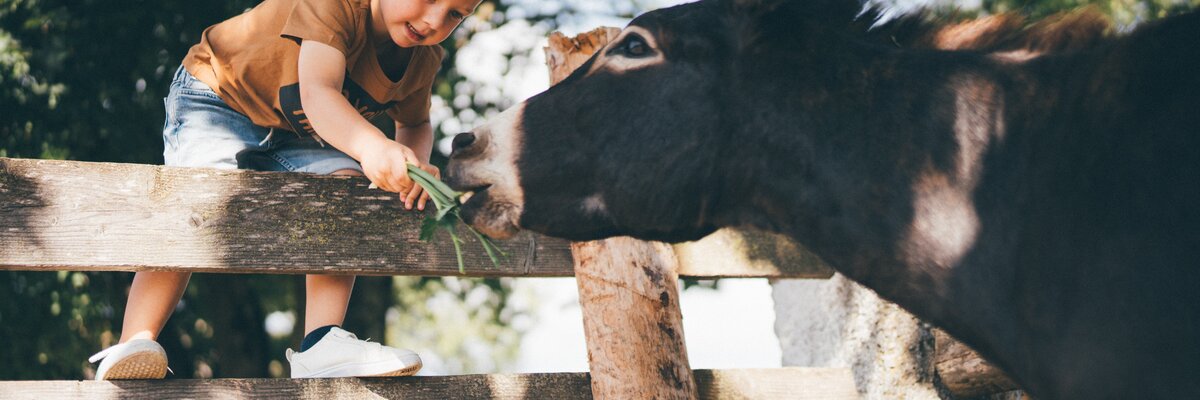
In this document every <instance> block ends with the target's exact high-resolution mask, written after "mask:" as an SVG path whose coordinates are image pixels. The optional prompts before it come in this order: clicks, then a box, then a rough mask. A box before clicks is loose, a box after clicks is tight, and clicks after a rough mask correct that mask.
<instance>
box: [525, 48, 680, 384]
mask: <svg viewBox="0 0 1200 400" xmlns="http://www.w3.org/2000/svg"><path fill="white" fill-rule="evenodd" d="M617 32H619V30H617V29H615V28H600V29H596V30H593V31H591V32H588V33H585V34H581V35H579V36H577V37H575V38H574V39H571V38H567V37H566V36H563V35H562V34H560V33H557V32H556V33H554V34H552V35H551V36H550V46H549V47H547V48H546V63H547V64H548V65H549V67H550V81H551V84H553V83H557V82H559V81H561V80H562V79H563V78H565V77H566V76H567V75H569V74H570V73H571V71H572V70H574V69H575V68H576V67H578V66H579V65H580V64H582V63H583V62H584V61H586V60H587V59H588V58H589V57H591V55H592V54H593V53H595V52H596V51H597V50H599V49H600V48H602V47H604V45H605V44H606V43H608V41H610V40H612V39H613V38H615V37H616V35H617ZM571 253H572V255H573V256H574V259H575V279H576V280H577V281H578V283H579V303H580V305H581V307H582V309H583V328H584V334H585V336H586V338H587V346H588V363H589V365H590V368H591V377H592V396H593V397H594V398H597V399H625V398H635V399H651V398H653V399H695V398H696V393H697V392H696V381H695V378H694V377H693V375H692V370H691V367H690V366H689V365H688V359H687V348H686V346H685V343H684V340H683V317H682V315H681V314H680V311H679V291H678V283H677V281H678V276H677V273H676V267H677V265H678V261H677V260H676V257H675V251H674V250H673V249H672V248H671V247H670V246H668V245H666V244H663V243H652V242H643V241H638V240H634V239H630V238H613V239H607V240H600V241H594V242H583V243H573V244H572V245H571Z"/></svg>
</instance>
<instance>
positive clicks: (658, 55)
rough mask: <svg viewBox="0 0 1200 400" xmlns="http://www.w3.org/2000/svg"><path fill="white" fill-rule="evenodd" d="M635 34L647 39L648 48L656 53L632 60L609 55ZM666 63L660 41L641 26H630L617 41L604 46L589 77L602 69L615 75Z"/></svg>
mask: <svg viewBox="0 0 1200 400" xmlns="http://www.w3.org/2000/svg"><path fill="white" fill-rule="evenodd" d="M633 34H636V35H639V36H641V37H642V39H645V41H646V46H647V47H649V49H650V50H652V51H653V52H654V54H653V55H652V56H648V57H641V58H630V57H624V56H621V55H620V54H609V50H611V49H612V48H613V47H614V46H619V45H621V44H623V43H625V39H626V37H627V36H629V35H633ZM664 62H666V57H665V56H664V55H663V52H662V49H661V48H660V47H658V40H657V39H656V38H655V37H654V35H653V34H652V33H650V31H648V30H646V28H642V27H640V26H630V27H628V28H625V30H623V31H621V34H620V35H617V38H616V39H615V40H613V41H612V42H609V43H608V45H607V46H604V48H603V49H600V56H599V57H597V58H596V61H595V62H594V63H592V67H591V69H589V70H588V72H587V75H591V74H593V73H595V72H596V71H598V70H601V69H603V70H605V71H608V72H611V73H614V74H621V73H624V72H628V71H633V70H637V69H642V68H647V67H652V66H656V65H661V64H663V63H664Z"/></svg>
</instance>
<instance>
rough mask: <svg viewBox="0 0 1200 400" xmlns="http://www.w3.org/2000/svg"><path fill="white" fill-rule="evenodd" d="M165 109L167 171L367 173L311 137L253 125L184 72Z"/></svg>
mask: <svg viewBox="0 0 1200 400" xmlns="http://www.w3.org/2000/svg"><path fill="white" fill-rule="evenodd" d="M163 103H164V105H165V107H166V110H167V118H166V121H165V122H163V147H164V150H163V159H164V161H165V164H166V165H169V166H176V167H207V168H224V169H235V168H240V169H251V170H256V171H291V172H307V173H313V174H322V175H328V174H331V173H333V172H334V171H339V170H344V169H351V170H356V171H358V172H360V173H361V172H362V166H360V165H359V164H358V161H355V160H354V159H353V158H351V157H350V156H349V155H346V153H343V152H341V151H339V150H338V149H335V148H333V147H332V146H328V145H325V144H324V143H321V142H318V141H317V140H316V139H315V138H313V137H312V136H311V135H307V134H306V135H297V134H296V133H293V132H291V131H285V130H282V129H271V128H264V127H261V126H257V125H254V123H253V122H251V121H250V118H248V117H246V116H245V115H243V114H242V113H239V112H237V111H234V110H233V109H232V108H230V107H229V105H228V104H225V101H223V100H221V98H220V97H219V96H217V93H216V92H213V90H212V88H210V87H209V86H208V85H207V84H205V83H204V82H201V81H199V80H197V79H196V77H194V76H192V74H190V73H188V72H187V70H186V69H184V68H183V67H182V66H181V67H179V70H177V71H175V78H174V79H173V80H172V82H171V91H170V93H169V94H168V95H167V98H166V99H164V100H163Z"/></svg>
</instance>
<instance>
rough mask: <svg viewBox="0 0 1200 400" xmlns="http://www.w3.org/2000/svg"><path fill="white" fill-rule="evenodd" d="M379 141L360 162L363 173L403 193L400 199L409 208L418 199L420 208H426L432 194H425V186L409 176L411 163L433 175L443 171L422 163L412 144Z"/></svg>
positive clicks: (382, 187) (394, 191) (379, 183)
mask: <svg viewBox="0 0 1200 400" xmlns="http://www.w3.org/2000/svg"><path fill="white" fill-rule="evenodd" d="M376 143H377V145H376V146H372V147H370V149H369V150H367V151H364V152H363V153H362V160H360V161H361V163H362V167H363V174H364V175H366V176H367V179H369V180H371V183H373V184H375V186H378V187H379V188H380V189H383V190H386V191H389V192H393V193H399V194H400V199H401V200H403V201H404V208H405V209H408V210H411V209H412V208H413V203H414V202H416V203H417V209H418V210H424V209H425V202H426V201H427V200H429V194H428V193H425V191H424V189H422V188H421V185H417V184H416V183H414V182H413V180H412V178H410V177H409V176H408V164H414V165H416V166H417V167H419V168H421V169H422V170H424V171H425V172H428V173H429V174H430V175H433V176H436V177H439V178H440V177H441V172H440V171H439V170H438V168H437V167H434V166H433V165H430V164H429V163H426V162H422V161H421V159H420V158H418V157H417V155H416V154H415V153H413V151H412V149H409V148H408V146H405V145H402V144H400V143H396V142H394V141H391V140H387V139H384V140H380V141H378V142H376Z"/></svg>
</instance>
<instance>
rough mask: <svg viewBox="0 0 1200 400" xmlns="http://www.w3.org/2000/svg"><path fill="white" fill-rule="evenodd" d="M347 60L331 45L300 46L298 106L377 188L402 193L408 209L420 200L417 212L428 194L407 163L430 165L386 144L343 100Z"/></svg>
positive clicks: (308, 43)
mask: <svg viewBox="0 0 1200 400" xmlns="http://www.w3.org/2000/svg"><path fill="white" fill-rule="evenodd" d="M345 57H346V56H345V55H344V54H342V52H341V51H338V50H337V49H336V48H334V47H332V46H329V45H327V44H324V43H320V42H315V41H311V40H305V41H303V42H301V44H300V60H299V71H298V72H299V77H300V102H301V104H303V106H304V113H305V115H306V116H307V117H308V120H309V123H310V124H312V127H313V129H314V130H315V131H316V132H317V135H319V136H321V139H323V140H325V142H327V143H329V144H331V145H333V147H335V148H337V149H338V150H341V151H343V152H345V153H346V154H348V155H350V157H353V158H354V159H356V160H358V161H359V163H361V164H362V167H363V173H364V175H366V176H367V179H370V180H371V182H372V183H374V184H375V185H376V186H379V187H380V188H381V189H383V190H387V191H389V192H396V193H400V194H401V195H402V197H404V200H405V203H404V205H405V207H406V208H409V209H411V208H412V206H413V201H414V200H416V199H417V198H418V197H419V198H420V201H419V203H418V204H417V208H418V209H424V208H425V201H426V199H427V198H428V195H427V194H425V195H422V194H423V193H422V190H421V186H420V185H415V184H413V181H412V179H410V178H409V177H408V166H407V164H408V163H412V164H416V165H417V166H420V167H421V168H422V169H428V168H430V167H429V164H428V162H423V161H422V159H421V157H418V156H417V155H416V153H414V152H413V151H412V149H410V148H408V147H407V146H404V145H403V144H400V143H398V142H394V141H391V140H388V139H387V137H386V136H384V135H383V132H380V131H379V129H377V128H375V126H374V125H371V123H370V122H368V121H367V120H366V119H365V118H363V117H362V116H361V115H359V114H358V112H357V111H356V110H354V108H353V107H352V106H351V105H350V102H348V101H346V98H345V97H342V83H343V81H342V80H343V79H344V77H345V74H346V72H345V71H346V60H345ZM430 141H432V139H430ZM425 158H426V159H428V157H425Z"/></svg>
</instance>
